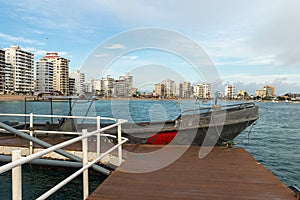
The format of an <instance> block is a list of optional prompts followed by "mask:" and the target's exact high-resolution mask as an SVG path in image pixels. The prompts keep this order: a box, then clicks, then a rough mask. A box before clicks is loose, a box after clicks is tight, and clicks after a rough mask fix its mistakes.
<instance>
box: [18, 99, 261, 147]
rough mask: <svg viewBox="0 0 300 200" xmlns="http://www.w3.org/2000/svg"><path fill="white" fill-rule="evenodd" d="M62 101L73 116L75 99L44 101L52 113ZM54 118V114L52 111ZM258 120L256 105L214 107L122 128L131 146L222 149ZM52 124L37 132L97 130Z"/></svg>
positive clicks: (68, 122)
mask: <svg viewBox="0 0 300 200" xmlns="http://www.w3.org/2000/svg"><path fill="white" fill-rule="evenodd" d="M62 98H64V99H65V100H69V115H72V105H71V99H72V98H73V97H70V98H68V97H47V98H46V97H43V100H45V99H50V100H47V101H50V103H51V109H52V101H53V100H54V101H57V100H59V99H62ZM77 99H78V98H77ZM35 100H36V99H35ZM93 102H94V100H91V104H92V103H93ZM25 105H26V104H25ZM90 107H91V106H89V108H90ZM87 112H88V111H87ZM25 113H26V106H25ZM51 114H53V111H52V110H51ZM86 115H87V114H86ZM257 119H258V106H256V105H255V104H254V103H241V104H233V105H222V106H221V105H213V106H210V107H202V108H199V109H196V110H186V111H184V112H182V113H181V114H180V115H179V116H178V117H177V118H175V119H174V120H168V121H157V122H127V123H125V124H122V136H123V137H126V138H128V139H129V143H131V144H153V145H166V144H174V145H197V146H200V145H209V146H214V145H222V144H224V143H226V142H232V140H233V139H234V138H235V137H236V136H238V135H239V134H240V133H241V132H242V131H244V130H245V129H246V128H247V127H248V126H250V125H252V124H254V122H255V121H256V120H257ZM25 120H26V119H25ZM51 120H52V122H51V124H50V122H48V123H45V124H37V123H35V124H34V129H35V130H46V131H58V130H61V131H65V132H66V131H77V130H82V129H88V130H90V131H92V130H95V124H88V123H87V122H81V123H78V122H77V121H76V120H74V119H71V118H69V119H61V120H60V123H53V119H51ZM111 124H112V122H111V123H110V122H101V127H102V128H103V127H106V126H109V125H111ZM15 127H17V126H15ZM18 128H19V129H28V128H29V125H28V124H27V123H26V121H25V123H24V124H23V125H20V126H19V127H18ZM104 133H107V134H112V135H116V136H117V128H114V129H109V130H107V131H105V132H104ZM113 142H116V141H113Z"/></svg>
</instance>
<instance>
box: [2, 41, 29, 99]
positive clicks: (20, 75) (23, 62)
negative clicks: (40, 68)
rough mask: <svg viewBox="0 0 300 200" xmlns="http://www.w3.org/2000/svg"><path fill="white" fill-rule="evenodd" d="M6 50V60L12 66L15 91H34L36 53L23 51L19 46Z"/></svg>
mask: <svg viewBox="0 0 300 200" xmlns="http://www.w3.org/2000/svg"><path fill="white" fill-rule="evenodd" d="M4 50H5V61H6V62H7V63H9V64H11V66H12V73H13V92H14V93H33V90H34V83H33V82H34V55H33V54H32V53H29V52H26V51H23V50H22V49H21V48H20V47H18V46H11V47H9V48H6V49H4Z"/></svg>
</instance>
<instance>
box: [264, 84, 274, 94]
mask: <svg viewBox="0 0 300 200" xmlns="http://www.w3.org/2000/svg"><path fill="white" fill-rule="evenodd" d="M274 90H275V89H274V86H270V85H266V86H265V87H264V91H265V96H264V97H274Z"/></svg>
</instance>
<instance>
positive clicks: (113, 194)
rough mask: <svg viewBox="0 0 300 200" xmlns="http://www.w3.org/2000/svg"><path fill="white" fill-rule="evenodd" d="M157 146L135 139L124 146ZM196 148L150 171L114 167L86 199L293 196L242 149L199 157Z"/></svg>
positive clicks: (146, 149)
mask: <svg viewBox="0 0 300 200" xmlns="http://www.w3.org/2000/svg"><path fill="white" fill-rule="evenodd" d="M158 148H161V147H155V146H142V145H139V146H130V147H127V150H129V151H134V152H149V151H152V150H157V149H158ZM179 148H180V147H179ZM199 148H200V147H190V148H189V149H188V150H187V151H186V152H185V153H184V155H183V156H181V157H180V158H179V159H178V160H177V161H175V162H173V163H172V164H171V165H169V166H167V167H165V168H163V169H160V170H158V171H154V172H151V173H125V172H121V171H118V170H116V171H114V172H113V173H112V175H110V176H109V177H108V178H107V179H106V180H105V181H104V182H103V183H102V184H101V185H100V186H99V187H98V188H97V189H96V190H95V191H94V192H93V193H92V194H91V195H90V196H89V198H88V199H90V200H100V199H264V200H265V199H285V200H286V199H295V197H294V193H293V192H292V191H291V190H290V189H288V187H287V186H285V185H284V184H283V183H282V182H281V181H279V179H278V178H276V177H275V176H274V175H273V174H272V173H271V172H269V171H268V170H267V169H266V168H265V167H263V166H262V165H261V164H259V163H257V161H256V160H255V159H254V158H252V157H251V155H250V154H249V153H247V152H246V151H245V150H244V149H241V148H232V149H225V148H221V147H214V148H213V150H212V151H211V152H210V153H209V154H208V155H207V156H206V157H204V158H203V159H199V157H198V152H199ZM125 162H130V159H128V161H125ZM132 165H134V163H132Z"/></svg>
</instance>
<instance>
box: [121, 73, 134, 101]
mask: <svg viewBox="0 0 300 200" xmlns="http://www.w3.org/2000/svg"><path fill="white" fill-rule="evenodd" d="M119 80H123V81H124V82H125V88H124V90H125V96H126V97H130V96H132V92H133V76H131V75H130V74H129V73H126V74H125V75H123V76H120V77H119Z"/></svg>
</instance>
